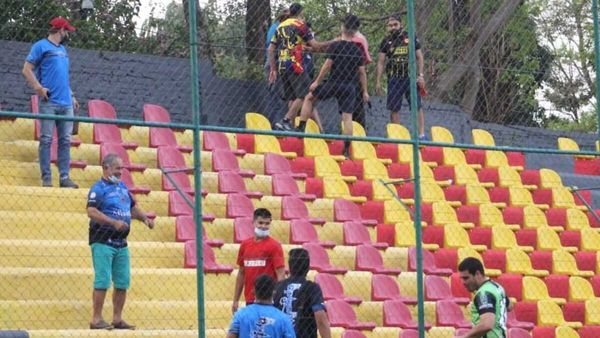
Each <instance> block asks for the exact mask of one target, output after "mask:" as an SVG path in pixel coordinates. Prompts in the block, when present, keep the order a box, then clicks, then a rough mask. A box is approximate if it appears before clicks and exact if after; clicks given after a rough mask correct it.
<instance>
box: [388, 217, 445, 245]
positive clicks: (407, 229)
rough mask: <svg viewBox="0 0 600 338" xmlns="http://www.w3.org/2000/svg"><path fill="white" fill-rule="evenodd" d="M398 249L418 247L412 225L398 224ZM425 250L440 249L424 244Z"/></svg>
mask: <svg viewBox="0 0 600 338" xmlns="http://www.w3.org/2000/svg"><path fill="white" fill-rule="evenodd" d="M394 227H395V228H396V243H395V244H396V245H395V246H396V247H403V248H409V247H414V246H415V245H416V243H417V242H416V235H415V227H414V225H413V224H411V223H396V224H395V225H394ZM423 248H424V249H427V250H437V249H439V248H440V247H439V246H438V245H437V244H433V243H432V244H427V243H423Z"/></svg>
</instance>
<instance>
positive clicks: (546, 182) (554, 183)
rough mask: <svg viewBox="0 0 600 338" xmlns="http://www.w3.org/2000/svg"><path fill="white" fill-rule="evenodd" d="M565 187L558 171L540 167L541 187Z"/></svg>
mask: <svg viewBox="0 0 600 338" xmlns="http://www.w3.org/2000/svg"><path fill="white" fill-rule="evenodd" d="M562 187H564V185H563V183H562V179H561V178H560V176H559V175H558V173H557V172H556V171H554V170H552V169H548V168H542V169H540V188H543V189H552V188H562Z"/></svg>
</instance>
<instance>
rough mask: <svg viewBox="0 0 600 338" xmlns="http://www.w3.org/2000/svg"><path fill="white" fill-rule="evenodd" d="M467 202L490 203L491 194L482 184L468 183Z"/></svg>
mask: <svg viewBox="0 0 600 338" xmlns="http://www.w3.org/2000/svg"><path fill="white" fill-rule="evenodd" d="M466 193H467V203H469V204H484V203H490V195H489V194H488V191H487V190H485V188H484V187H482V186H480V185H467V188H466Z"/></svg>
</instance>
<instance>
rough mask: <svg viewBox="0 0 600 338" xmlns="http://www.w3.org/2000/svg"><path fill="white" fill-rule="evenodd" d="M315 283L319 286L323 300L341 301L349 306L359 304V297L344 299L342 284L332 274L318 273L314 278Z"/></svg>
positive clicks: (360, 301)
mask: <svg viewBox="0 0 600 338" xmlns="http://www.w3.org/2000/svg"><path fill="white" fill-rule="evenodd" d="M315 283H317V284H319V286H320V287H321V291H322V292H323V299H325V300H331V299H337V300H343V301H345V302H347V303H349V304H360V303H362V299H361V298H360V297H346V295H344V287H343V286H342V283H340V281H339V280H338V279H337V278H336V277H335V276H334V275H332V274H328V273H319V274H317V276H316V277H315Z"/></svg>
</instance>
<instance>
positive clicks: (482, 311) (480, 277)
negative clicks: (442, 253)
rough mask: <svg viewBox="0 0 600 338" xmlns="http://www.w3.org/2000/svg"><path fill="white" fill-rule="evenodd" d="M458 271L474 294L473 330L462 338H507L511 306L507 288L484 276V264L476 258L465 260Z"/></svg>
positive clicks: (472, 309)
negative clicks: (506, 291)
mask: <svg viewBox="0 0 600 338" xmlns="http://www.w3.org/2000/svg"><path fill="white" fill-rule="evenodd" d="M458 271H459V273H460V278H461V279H462V282H463V285H464V286H465V288H466V289H467V290H469V291H470V292H474V293H475V297H474V298H473V302H472V303H471V321H472V322H473V328H472V329H470V330H469V331H468V332H467V333H466V334H464V335H463V336H461V338H475V337H483V338H506V337H507V336H508V334H507V329H506V321H507V317H508V311H510V310H512V304H511V303H510V300H509V299H508V297H507V296H506V293H505V292H504V288H503V287H502V286H501V285H500V284H498V283H496V282H494V281H492V280H490V279H489V278H487V277H486V276H485V271H484V269H483V264H481V262H480V261H479V260H478V259H477V258H473V257H468V258H465V259H464V260H463V261H462V262H461V263H460V264H459V265H458Z"/></svg>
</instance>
